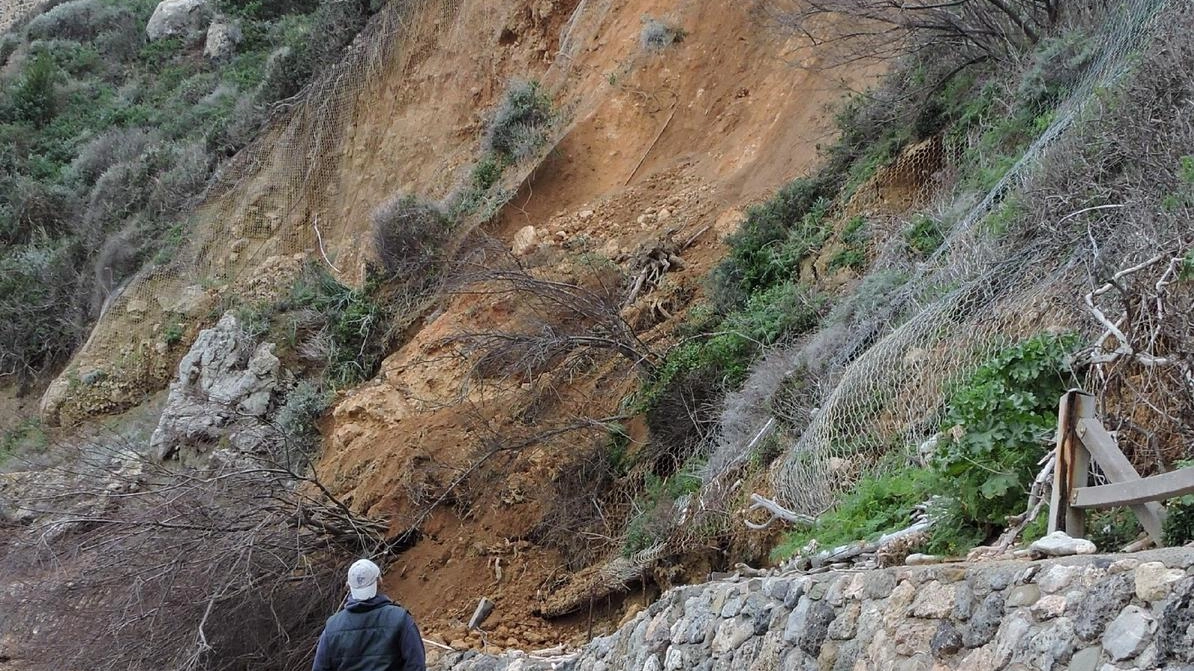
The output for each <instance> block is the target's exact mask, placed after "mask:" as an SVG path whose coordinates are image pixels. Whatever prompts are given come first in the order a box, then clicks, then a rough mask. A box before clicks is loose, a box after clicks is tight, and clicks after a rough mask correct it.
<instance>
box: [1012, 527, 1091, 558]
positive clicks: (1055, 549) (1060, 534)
mask: <svg viewBox="0 0 1194 671" xmlns="http://www.w3.org/2000/svg"><path fill="white" fill-rule="evenodd" d="M1028 549H1029V550H1031V551H1032V552H1036V553H1039V554H1043V555H1045V556H1046V557H1068V556H1071V555H1092V554H1094V553H1095V552H1096V551H1098V548H1096V547H1095V544H1094V543H1091V542H1090V541H1088V540H1086V539H1085V538H1072V537H1071V536H1069V535H1068V534H1067V533H1066V532H1064V531H1054V532H1053V533H1051V534H1048V535H1047V536H1045V537H1044V538H1039V539H1037V540H1035V541H1033V543H1032V545H1029V546H1028Z"/></svg>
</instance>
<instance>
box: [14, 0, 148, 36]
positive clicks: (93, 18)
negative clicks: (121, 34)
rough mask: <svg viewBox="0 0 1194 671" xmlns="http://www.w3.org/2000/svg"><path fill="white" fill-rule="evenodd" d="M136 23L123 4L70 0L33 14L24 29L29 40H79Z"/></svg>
mask: <svg viewBox="0 0 1194 671" xmlns="http://www.w3.org/2000/svg"><path fill="white" fill-rule="evenodd" d="M136 22H137V19H136V17H135V16H134V15H133V13H132V12H131V11H130V10H129V9H128V8H127V7H122V6H120V5H116V4H113V3H108V2H103V1H102V0H71V1H70V2H64V3H62V4H61V5H58V6H57V7H54V8H53V9H51V10H49V11H48V12H45V13H44V14H40V15H38V16H36V17H34V18H33V19H32V20H30V21H29V23H28V25H27V26H26V28H25V29H26V31H27V34H28V36H29V39H30V40H38V39H41V40H49V39H55V38H60V39H68V40H79V41H82V40H90V39H92V38H94V37H95V36H96V35H98V34H100V33H101V32H104V31H107V30H112V29H118V28H121V27H123V26H126V25H129V24H135V23H136Z"/></svg>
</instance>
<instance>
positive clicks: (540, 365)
mask: <svg viewBox="0 0 1194 671" xmlns="http://www.w3.org/2000/svg"><path fill="white" fill-rule="evenodd" d="M474 262H475V263H477V265H475V266H473V267H472V268H466V270H465V272H462V273H460V275H459V276H458V277H456V278H454V282H455V290H456V291H460V292H467V293H484V294H492V295H507V296H510V297H513V298H516V299H517V304H518V305H519V308H520V311H521V312H522V320H521V321H522V323H521V324H519V325H518V326H517V327H516V328H510V329H508V330H503V331H478V332H469V333H460V334H457V335H454V336H452V337H451V338H450V341H452V342H455V343H457V344H460V345H463V349H464V351H465V352H466V353H467V354H469V355H473V356H474V357H475V358H474V373H475V374H477V375H479V376H480V377H494V376H499V377H505V376H509V375H524V376H528V377H533V376H534V375H537V374H538V373H540V372H542V371H544V370H546V369H547V368H548V367H550V366H552V365H555V364H556V363H559V362H560V361H562V359H563V357H564V356H565V355H567V354H570V353H573V352H577V351H583V350H604V351H609V352H614V353H617V354H618V355H620V356H622V357H624V358H625V359H626V360H627V361H628V362H630V364H631V365H632V366H634V367H635V368H636V369H638V370H641V371H644V372H649V371H651V370H653V369H654V367H655V366H656V364H657V363H658V357H657V356H656V355H655V353H654V352H653V351H652V350H651V348H650V347H648V346H647V344H646V343H644V342H643V341H642V340H640V339H639V337H638V335H637V334H636V333H635V332H634V328H633V327H632V326H631V325H630V324H629V323H628V322H627V321H626V320H625V318H623V316H622V313H621V306H622V292H623V286H622V285H623V278H622V277H621V275H620V273H618V272H617V269H616V267H613V268H608V267H607V268H599V267H590V270H591V271H592V272H591V274H590V275H589V276H588V277H587V278H584V279H582V280H581V281H578V282H573V281H566V280H562V279H554V278H549V277H540V276H536V275H534V274H532V273H531V272H530V271H528V270H527V269H525V268H523V267H521V266H520V265H518V264H517V262H516V261H514V260H513V259H510V258H508V257H507V258H505V259H504V260H499V261H497V262H493V263H491V264H486V263H482V262H479V261H477V260H474ZM602 271H605V272H612V273H615V275H613V276H610V275H603V274H602ZM586 280H587V281H586Z"/></svg>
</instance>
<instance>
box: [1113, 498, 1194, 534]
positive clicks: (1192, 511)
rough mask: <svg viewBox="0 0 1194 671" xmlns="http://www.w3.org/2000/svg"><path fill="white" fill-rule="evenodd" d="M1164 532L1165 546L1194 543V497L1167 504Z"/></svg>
mask: <svg viewBox="0 0 1194 671" xmlns="http://www.w3.org/2000/svg"><path fill="white" fill-rule="evenodd" d="M1163 531H1164V535H1165V545H1171V546H1176V545H1185V544H1186V543H1189V542H1190V541H1194V495H1191V494H1187V495H1186V496H1183V497H1180V498H1176V499H1171V500H1169V501H1167V502H1166V503H1165V525H1164V529H1163ZM1100 547H1102V546H1100Z"/></svg>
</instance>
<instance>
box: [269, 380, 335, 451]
mask: <svg viewBox="0 0 1194 671" xmlns="http://www.w3.org/2000/svg"><path fill="white" fill-rule="evenodd" d="M331 400H332V394H330V393H329V392H327V391H324V390H323V389H322V388H321V387H320V385H318V384H316V383H314V382H312V381H310V380H303V381H301V382H299V383H298V384H296V385H295V386H294V388H293V389H291V390H290V391H289V392H287V393H286V398H285V400H284V401H283V402H282V405H281V407H279V408H278V414H277V415H276V416H275V418H274V421H275V422H276V423H277V425H278V428H280V429H281V430H282V431H283V432H284V433H285V434H286V435H287V437H289V438H291V439H296V440H299V441H310V440H311V439H312V438H313V437H315V436H316V435H317V434H318V429H317V427H316V422H318V421H319V418H320V417H321V416H322V415H323V413H324V411H326V410H327V408H328V404H329V403H331Z"/></svg>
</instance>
